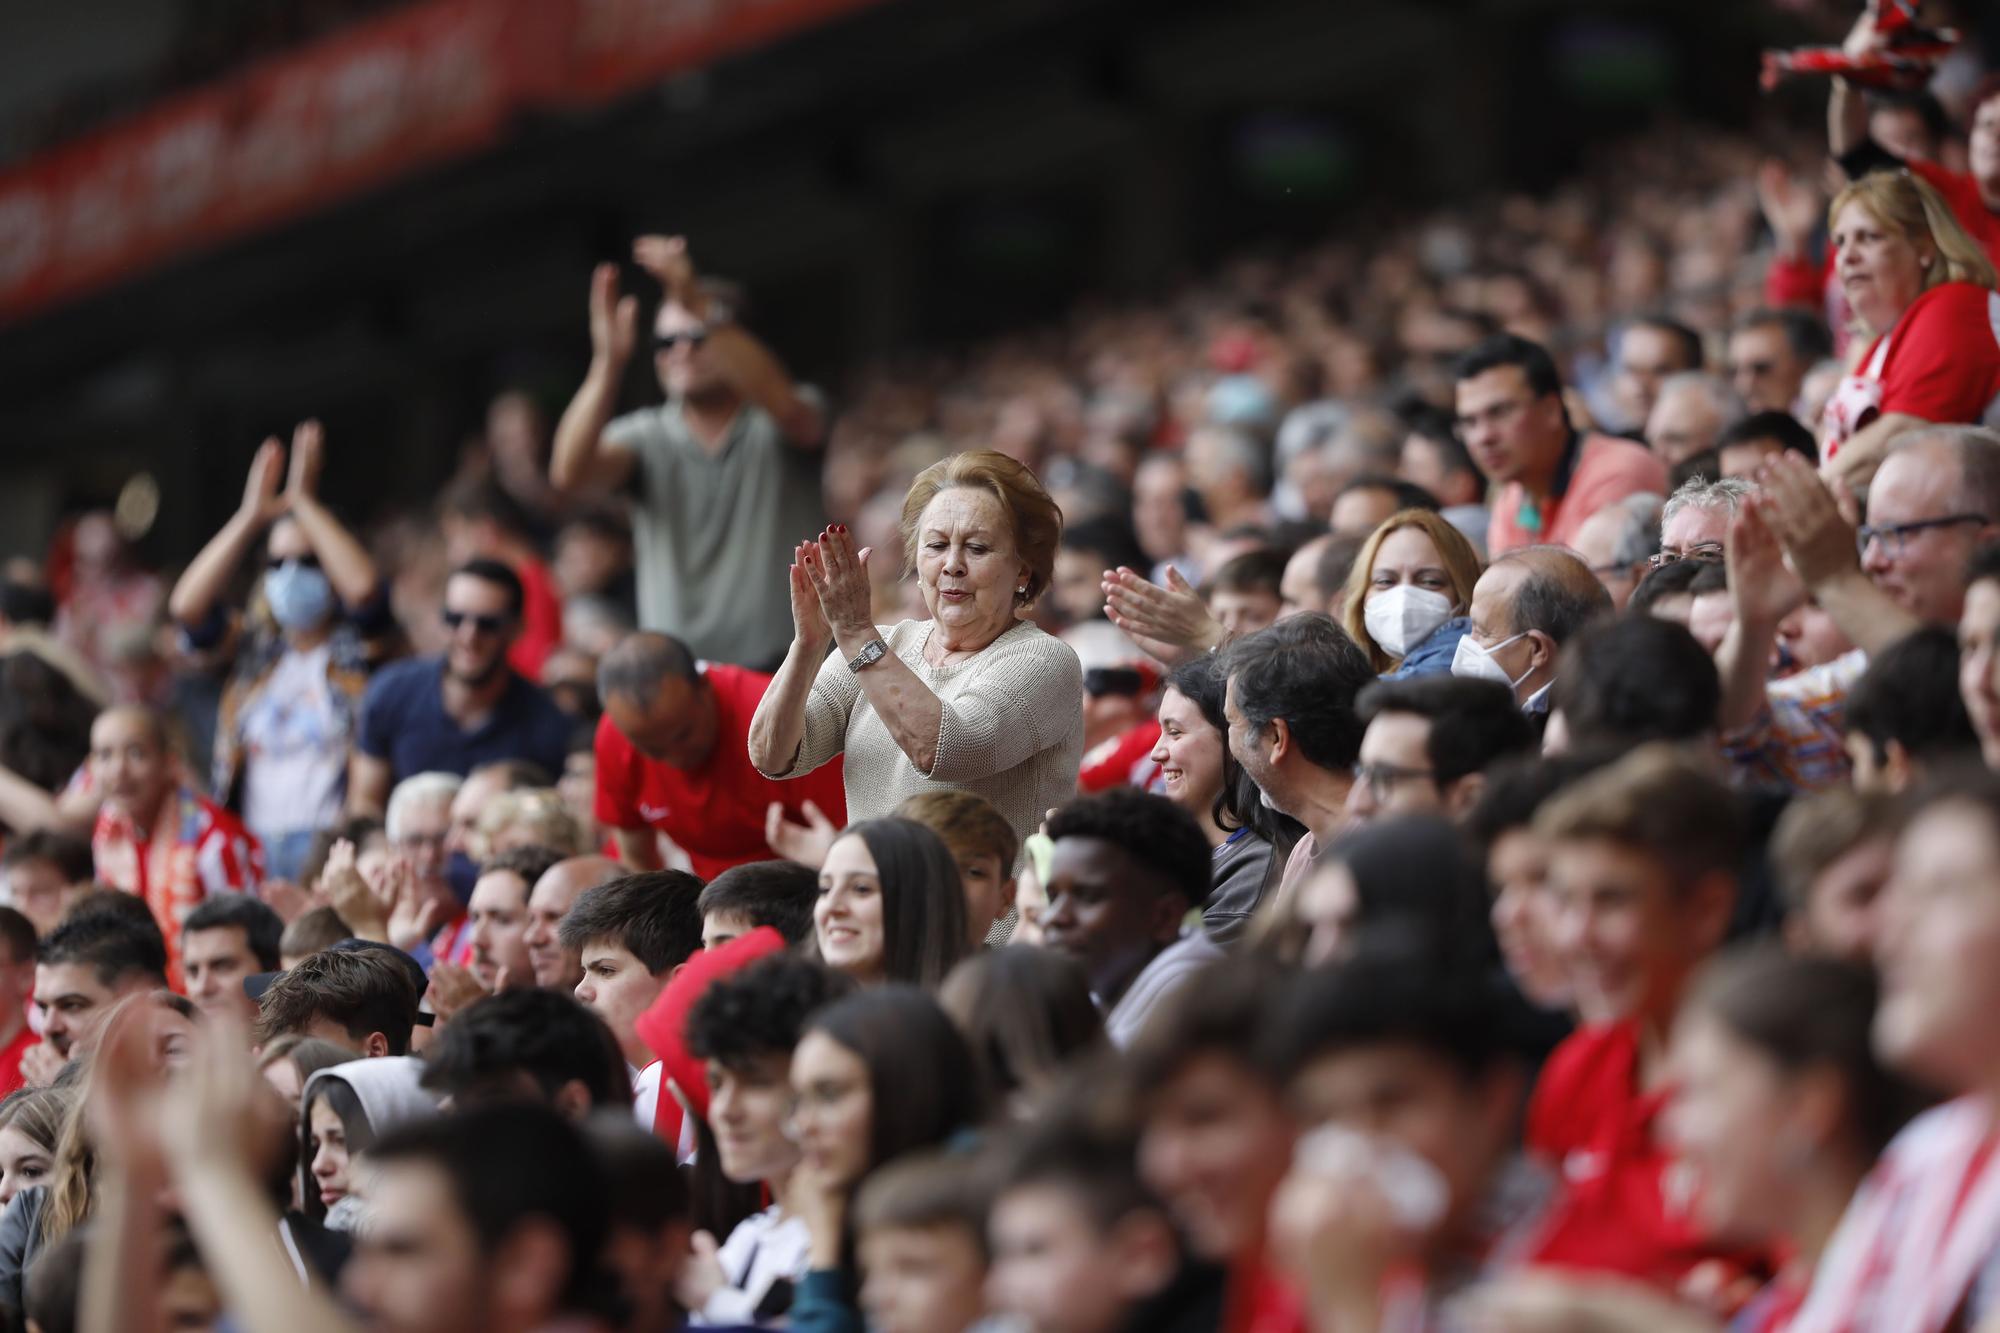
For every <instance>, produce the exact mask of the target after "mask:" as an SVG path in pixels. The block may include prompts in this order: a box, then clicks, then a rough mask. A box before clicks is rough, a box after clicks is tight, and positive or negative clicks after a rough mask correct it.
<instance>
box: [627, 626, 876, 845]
mask: <svg viewBox="0 0 2000 1333" xmlns="http://www.w3.org/2000/svg"><path fill="white" fill-rule="evenodd" d="M770 683H771V678H770V677H769V676H767V675H765V674H763V673H762V672H759V671H750V670H747V669H745V668H743V667H735V666H726V665H724V664H722V663H719V662H705V663H698V662H696V661H695V659H694V656H693V655H692V654H691V653H689V652H688V650H687V647H686V645H685V644H682V643H681V642H680V641H679V640H678V639H674V638H670V637H669V636H667V635H665V634H651V633H646V634H634V635H631V636H630V637H628V638H627V639H625V640H624V642H622V643H620V644H619V645H618V646H617V647H616V648H614V649H612V650H611V651H610V652H609V653H607V654H605V656H604V660H603V662H601V663H600V664H599V665H598V668H597V691H598V694H599V696H600V697H602V699H603V700H604V718H603V720H602V721H600V722H599V723H598V726H597V820H598V822H599V823H600V824H603V825H604V826H605V827H606V828H609V829H611V830H612V834H613V836H614V837H615V838H616V839H617V842H618V859H619V860H621V861H623V862H624V863H625V864H626V865H628V866H631V867H632V868H634V869H636V870H657V869H659V868H660V867H661V860H660V851H659V844H658V842H657V839H656V837H655V835H656V834H659V833H664V834H666V835H667V837H669V838H671V839H672V840H673V842H674V843H675V845H676V846H678V847H680V848H681V849H682V850H683V851H685V852H686V853H687V854H688V858H689V860H690V861H691V862H692V863H693V865H694V873H695V874H696V875H698V876H700V877H701V878H702V879H704V880H710V879H714V878H715V877H716V876H717V875H719V874H721V873H722V872H723V871H725V870H727V869H729V867H731V866H737V865H742V864H744V863H745V862H748V861H768V860H771V859H772V858H773V857H775V856H776V855H777V853H775V852H773V851H772V850H771V847H770V845H769V843H767V842H766V841H765V833H764V818H765V812H766V810H767V809H768V808H769V807H770V805H771V803H772V802H777V803H778V804H780V805H782V806H783V807H784V808H785V811H786V813H787V814H789V815H790V816H791V817H792V818H794V819H796V820H799V821H801V822H804V820H805V816H804V814H803V813H802V812H803V810H804V807H805V806H806V804H807V803H808V802H810V803H811V804H813V805H816V806H818V807H819V808H820V809H821V810H822V811H824V812H825V813H826V817H827V818H828V819H830V820H832V821H833V824H834V826H835V827H836V828H838V827H839V826H841V825H842V824H845V823H846V822H847V796H846V791H845V789H844V787H843V786H842V783H841V768H840V764H839V763H838V762H835V763H830V764H827V765H825V766H824V767H822V768H820V769H818V770H817V771H815V772H813V773H811V774H809V775H808V776H806V777H804V778H801V779H799V780H798V781H796V782H774V781H773V780H771V779H770V778H767V777H765V776H764V775H763V774H761V773H759V772H758V771H757V770H756V769H755V768H753V767H751V764H750V718H751V716H752V714H754V713H755V712H756V711H757V702H758V700H760V699H762V698H763V697H764V690H765V687H766V686H768V685H769V684H770Z"/></svg>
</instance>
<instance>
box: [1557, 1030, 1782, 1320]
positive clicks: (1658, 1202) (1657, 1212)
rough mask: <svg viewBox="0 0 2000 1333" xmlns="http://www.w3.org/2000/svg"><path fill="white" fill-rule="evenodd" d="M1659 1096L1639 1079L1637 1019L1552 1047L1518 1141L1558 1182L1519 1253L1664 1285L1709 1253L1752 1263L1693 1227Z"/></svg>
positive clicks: (1662, 1099) (1663, 1099)
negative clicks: (1543, 1217)
mask: <svg viewBox="0 0 2000 1333" xmlns="http://www.w3.org/2000/svg"><path fill="white" fill-rule="evenodd" d="M1666 1101H1667V1096H1666V1093H1665V1092H1663V1091H1658V1090H1655V1091H1652V1092H1642V1091H1641V1090H1640V1088H1639V1037H1638V1027H1637V1025H1636V1024H1633V1023H1609V1024H1600V1025H1598V1026H1595V1027H1587V1028H1580V1029H1578V1030H1577V1031H1576V1032H1574V1033H1572V1034H1571V1035H1570V1036H1569V1037H1568V1038H1567V1039H1565V1040H1564V1041H1563V1043H1562V1045H1560V1046H1558V1047H1556V1049H1555V1052H1554V1053H1553V1054H1552V1055H1550V1056H1549V1061H1548V1063H1547V1064H1546V1065H1545V1066H1543V1068H1542V1076H1541V1078H1540V1079H1539V1080H1538V1081H1537V1082H1536V1084H1535V1094H1534V1097H1533V1099H1532V1100H1531V1101H1530V1102H1529V1104H1528V1127H1527V1146H1528V1150H1529V1151H1530V1152H1532V1153H1534V1154H1535V1155H1536V1156H1538V1157H1540V1158H1541V1159H1542V1160H1543V1161H1544V1162H1545V1163H1547V1164H1548V1165H1549V1166H1550V1167H1551V1168H1552V1169H1554V1170H1555V1171H1556V1172H1557V1173H1558V1174H1559V1176H1560V1178H1561V1186H1560V1188H1559V1191H1558V1193H1557V1195H1556V1197H1555V1199H1554V1201H1553V1203H1552V1205H1551V1207H1550V1209H1549V1216H1548V1219H1547V1221H1546V1223H1545V1224H1544V1226H1543V1229H1542V1232H1541V1235H1540V1236H1539V1237H1538V1238H1537V1239H1536V1241H1535V1242H1534V1244H1533V1245H1532V1246H1531V1247H1530V1248H1529V1251H1528V1254H1527V1262H1529V1263H1530V1264H1543V1265H1548V1266H1550V1267H1556V1268H1573V1269H1583V1270H1587V1271H1592V1272H1600V1273H1619V1274H1623V1275H1625V1276H1627V1277H1634V1278H1639V1279H1641V1280H1644V1281H1649V1282H1655V1283H1659V1284H1661V1285H1663V1286H1668V1287H1671V1286H1672V1285H1674V1284H1675V1283H1677V1282H1678V1281H1679V1280H1680V1279H1681V1278H1682V1277H1683V1276H1685V1275H1686V1274H1687V1272H1688V1270H1690V1269H1692V1268H1693V1267H1694V1266H1695V1265H1697V1264H1700V1263H1705V1262H1708V1261H1710V1260H1716V1259H1719V1260H1723V1261H1725V1262H1729V1263H1733V1264H1739V1265H1742V1266H1744V1267H1745V1268H1746V1269H1748V1268H1752V1267H1754V1265H1753V1264H1751V1263H1749V1262H1747V1260H1748V1256H1744V1255H1742V1254H1739V1253H1734V1252H1730V1251H1726V1250H1724V1249H1723V1248H1722V1247H1721V1246H1719V1245H1716V1244H1714V1243H1712V1242H1711V1241H1709V1240H1708V1239H1707V1238H1706V1237H1705V1236H1703V1235H1702V1233H1701V1232H1700V1231H1699V1230H1698V1229H1697V1228H1696V1226H1695V1222H1694V1218H1693V1216H1692V1214H1691V1211H1690V1205H1691V1203H1692V1202H1693V1200H1692V1197H1691V1196H1692V1190H1691V1188H1690V1182H1689V1181H1688V1179H1687V1178H1686V1177H1685V1176H1684V1175H1683V1173H1682V1172H1681V1171H1680V1170H1678V1169H1677V1168H1676V1166H1675V1163H1674V1161H1673V1159H1672V1157H1671V1155H1670V1154H1669V1153H1668V1151H1667V1149H1666V1148H1665V1147H1664V1146H1663V1145H1662V1144H1661V1142H1660V1140H1659V1138H1658V1135H1657V1133H1656V1128H1657V1126H1656V1121H1657V1118H1658V1116H1659V1114H1660V1112H1661V1110H1663V1109H1664V1107H1665V1105H1666Z"/></svg>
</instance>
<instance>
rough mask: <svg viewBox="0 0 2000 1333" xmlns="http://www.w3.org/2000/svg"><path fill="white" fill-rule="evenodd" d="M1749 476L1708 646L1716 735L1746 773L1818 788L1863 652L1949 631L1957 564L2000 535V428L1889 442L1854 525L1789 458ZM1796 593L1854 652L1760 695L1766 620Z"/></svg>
mask: <svg viewBox="0 0 2000 1333" xmlns="http://www.w3.org/2000/svg"><path fill="white" fill-rule="evenodd" d="M1759 476H1760V478H1761V479H1762V481H1763V489H1762V490H1761V491H1760V492H1759V493H1758V494H1757V496H1756V498H1755V499H1754V500H1753V501H1752V502H1751V503H1750V504H1749V505H1748V506H1747V507H1746V511H1745V514H1744V518H1743V520H1742V521H1741V522H1740V524H1739V525H1738V528H1739V530H1738V531H1737V532H1736V533H1734V534H1733V535H1732V538H1731V541H1730V552H1729V564H1730V570H1729V589H1730V595H1731V597H1732V598H1734V600H1735V602H1736V624H1735V626H1734V627H1733V628H1732V629H1731V631H1730V633H1729V635H1728V637H1726V638H1725V639H1724V640H1723V642H1722V646H1721V648H1720V649H1718V650H1717V652H1716V665H1717V667H1718V668H1720V670H1721V672H1722V683H1723V707H1722V724H1723V732H1724V739H1725V743H1726V745H1727V746H1728V748H1729V750H1730V753H1731V755H1732V757H1733V758H1735V759H1736V760H1737V762H1738V763H1739V765H1740V766H1744V767H1746V768H1748V769H1749V770H1750V771H1752V772H1753V773H1754V774H1755V776H1757V777H1760V778H1763V779H1765V780H1773V779H1775V780H1777V781H1779V782H1783V783H1786V784H1787V785H1790V786H1792V787H1795V788H1799V789H1804V790H1816V789H1820V788H1824V787H1828V786H1833V785H1837V784H1838V783H1840V782H1843V781H1845V780H1846V779H1847V777H1848V772H1849V767H1848V762H1847V756H1846V754H1845V752H1844V750H1843V749H1842V731H1843V723H1844V717H1845V713H1846V706H1847V695H1848V692H1849V691H1850V690H1851V689H1852V688H1853V687H1854V684H1855V682H1857V681H1858V680H1859V679H1860V678H1861V675H1862V673H1863V672H1864V671H1865V670H1867V667H1868V660H1869V657H1870V656H1871V655H1872V654H1875V653H1879V652H1881V651H1882V650H1883V649H1885V648H1887V647H1888V646H1889V645H1890V644H1892V643H1895V642H1896V641H1897V640H1899V639H1901V638H1903V637H1905V636H1907V635H1908V634H1910V633H1911V632H1913V631H1915V630H1917V629H1919V628H1921V627H1922V626H1924V625H1956V624H1957V622H1958V618H1959V614H1960V612H1961V611H1962V610H1963V608H1964V604H1965V569H1966V565H1967V563H1968V562H1969V561H1970V559H1971V557H1972V554H1973V552H1975V551H1977V550H1978V549H1979V548H1980V547H1981V546H1983V545H1985V544H1987V543H1989V542H1991V541H1993V540H1994V539H1995V538H1996V536H2000V434H1996V433H1995V432H1993V431H1990V430H1983V429H1981V428H1979V427H1976V426H1933V427H1927V428H1925V429H1921V430H1913V431H1910V432H1908V433H1906V434H1903V435H1899V436H1897V437H1896V438H1895V440H1894V441H1893V442H1891V444H1890V446H1889V453H1888V457H1887V458H1885V459H1884V460H1883V462H1882V466H1881V468H1880V470H1878V471H1877V472H1876V474H1875V479H1874V482H1873V484H1871V485H1870V486H1869V488H1868V511H1867V522H1866V523H1864V524H1862V525H1861V526H1860V528H1859V529H1857V528H1856V527H1855V526H1854V525H1853V524H1852V523H1851V522H1850V521H1849V519H1848V518H1847V517H1846V515H1845V514H1844V513H1843V512H1842V507H1841V504H1840V502H1839V501H1838V500H1836V498H1835V496H1834V495H1833V493H1832V492H1831V491H1829V490H1828V488H1827V486H1826V485H1825V483H1824V482H1822V481H1821V480H1820V477H1819V475H1818V473H1817V472H1815V471H1814V469H1813V468H1812V466H1811V464H1809V463H1807V462H1806V461H1805V460H1804V459H1802V458H1799V457H1798V456H1797V455H1794V454H1782V455H1779V456H1778V457H1777V458H1775V459H1773V460H1772V461H1771V462H1770V463H1768V464H1766V465H1765V467H1764V469H1763V470H1762V472H1760V473H1759ZM1781 557H1782V558H1781ZM1787 565H1789V566H1790V569H1788V568H1787ZM1793 570H1796V571H1797V573H1796V576H1794V575H1793V573H1792V572H1791V571H1793ZM1807 596H1810V597H1811V598H1812V599H1813V601H1814V602H1816V603H1817V604H1818V605H1819V606H1820V607H1822V608H1824V610H1825V611H1826V613H1827V615H1828V616H1829V617H1831V618H1832V620H1833V622H1834V624H1835V625H1837V626H1838V627H1839V628H1840V630H1841V631H1842V632H1843V633H1844V634H1846V635H1847V637H1848V639H1849V640H1850V641H1852V642H1853V643H1854V644H1855V648H1854V649H1853V651H1851V652H1849V653H1847V654H1845V655H1843V656H1841V657H1838V658H1835V659H1834V660H1833V661H1831V662H1829V663H1827V664H1826V665H1824V666H1820V667H1815V668H1813V669H1811V670H1809V671H1804V672H1801V673H1799V674H1798V675H1796V676H1793V677H1790V678H1788V679H1786V680H1782V681H1779V682H1777V683H1775V684H1769V685H1768V687H1767V683H1766V678H1765V676H1766V673H1765V664H1766V663H1767V662H1768V660H1769V658H1770V653H1771V647H1772V644H1773V642H1774V641H1775V638H1776V634H1777V625H1778V622H1779V621H1780V620H1782V619H1783V618H1784V617H1785V615H1787V614H1788V613H1789V612H1790V611H1791V610H1792V609H1793V608H1794V607H1796V606H1798V605H1799V604H1800V603H1801V602H1802V601H1803V600H1804V599H1805V598H1806V597H1807Z"/></svg>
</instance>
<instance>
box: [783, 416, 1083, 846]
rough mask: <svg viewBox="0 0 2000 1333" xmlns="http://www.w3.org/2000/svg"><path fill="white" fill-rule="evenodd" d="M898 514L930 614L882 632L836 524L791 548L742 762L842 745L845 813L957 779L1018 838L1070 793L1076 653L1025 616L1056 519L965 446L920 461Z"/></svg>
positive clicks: (805, 756)
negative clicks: (780, 650) (777, 654)
mask: <svg viewBox="0 0 2000 1333" xmlns="http://www.w3.org/2000/svg"><path fill="white" fill-rule="evenodd" d="M901 526H902V537H903V545H904V549H905V554H906V563H907V565H908V567H909V568H911V569H913V570H914V571H915V572H916V576H917V585H918V587H919V589H920V590H921V591H922V593H923V598H924V605H925V606H926V607H928V608H929V610H930V615H931V618H930V619H929V620H905V621H903V622H901V623H900V624H898V625H896V626H894V627H893V628H891V629H889V630H888V631H887V632H886V633H885V632H884V631H883V630H881V629H880V628H878V627H877V626H876V625H875V623H874V621H873V618H872V617H871V616H870V614H869V596H870V594H869V584H868V574H867V570H866V568H865V561H866V560H867V558H868V557H869V555H870V552H869V551H868V550H866V549H863V550H861V551H856V550H855V548H854V542H853V539H852V537H851V536H850V535H849V534H848V531H847V529H846V528H845V527H844V526H839V525H836V526H834V527H832V528H829V529H827V531H825V532H823V533H821V534H820V536H819V538H818V539H817V540H816V541H809V542H803V543H801V544H800V545H799V547H798V549H797V550H796V551H795V552H794V559H793V564H792V568H791V580H792V619H793V622H794V633H793V638H792V646H791V650H790V651H789V652H788V653H786V655H785V662H784V665H783V666H781V667H780V668H779V669H778V674H777V677H776V679H774V680H773V681H772V682H771V687H770V689H769V690H768V691H766V693H765V695H764V700H763V702H762V703H761V704H759V705H758V708H757V714H756V717H755V719H754V720H753V721H752V723H751V726H750V759H751V762H753V763H754V764H755V765H756V766H757V768H758V770H759V771H760V772H763V773H765V774H767V775H769V776H771V777H776V778H791V777H798V776H800V775H801V774H804V773H809V772H811V771H812V770H813V769H815V768H817V767H819V766H820V765H821V764H823V763H825V762H826V761H827V760H829V759H831V758H833V757H834V756H835V755H840V754H844V755H845V756H846V758H845V768H844V771H845V775H846V783H847V812H848V816H849V818H851V819H855V820H862V819H873V818H876V817H878V816H882V815H886V814H888V813H889V812H890V811H892V810H894V809H895V807H896V806H897V805H898V804H899V803H900V802H901V801H903V800H904V799H905V798H907V797H910V796H914V795H916V794H917V793H918V792H921V791H924V790H926V789H928V788H930V787H933V786H947V787H960V788H964V789H966V790H969V791H974V792H977V793H979V794H980V795H981V796H984V797H985V798H986V799H987V800H989V801H991V802H993V804H994V805H995V806H996V807H997V808H998V809H999V811H1000V813H1001V814H1002V815H1003V816H1005V817H1006V820H1007V822H1008V823H1009V824H1010V825H1012V826H1013V828H1014V830H1015V832H1016V834H1017V835H1019V836H1020V837H1022V838H1026V837H1027V836H1028V835H1029V834H1031V833H1033V832H1034V831H1035V829H1036V827H1037V826H1038V825H1039V824H1040V822H1041V819H1042V817H1043V815H1044V813H1045V812H1047V811H1048V810H1049V809H1050V808H1052V807H1054V806H1057V805H1060V804H1062V803H1063V802H1064V801H1066V800H1068V799H1069V798H1070V797H1071V796H1073V795H1075V793H1076V774H1077V767H1078V765H1079V764H1080V763H1081V761H1082V757H1083V671H1082V668H1081V666H1080V665H1079V664H1078V662H1077V658H1076V654H1075V653H1074V652H1072V651H1071V650H1070V649H1069V647H1068V646H1067V645H1066V644H1064V643H1062V642H1061V641H1060V640H1058V639H1055V638H1052V637H1051V636H1049V635H1047V634H1045V633H1043V632H1042V631H1041V630H1040V629H1038V628H1037V627H1036V626H1035V625H1033V624H1032V623H1030V622H1029V621H1027V620H1025V619H1023V618H1022V615H1023V612H1024V611H1025V610H1026V609H1027V607H1029V606H1030V605H1032V604H1033V603H1034V601H1035V599H1036V598H1037V597H1039V596H1040V595H1041V594H1042V592H1043V591H1044V590H1045V589H1046V588H1047V587H1048V585H1049V580H1050V577H1051V574H1052V572H1053V570H1054V566H1055V551H1056V544H1057V541H1058V540H1059V538H1060V536H1061V533H1062V515H1061V513H1060V511H1058V510H1057V508H1056V506H1055V502H1054V501H1053V500H1051V499H1050V498H1049V496H1048V492H1046V491H1045V490H1043V489H1042V485H1041V483H1040V482H1039V481H1037V480H1036V479H1035V475H1034V473H1032V472H1030V471H1029V470H1028V469H1027V468H1025V467H1023V466H1022V465H1021V464H1020V463H1017V462H1015V461H1014V460H1013V459H1011V458H1008V457H1007V456H1006V455H1004V454H999V453H995V452H993V451H991V450H977V451H974V452H970V453H962V454H955V455H953V456H952V457H950V458H947V459H945V460H944V461H942V462H940V463H936V464H934V465H932V466H931V467H928V468H926V469H924V471H923V472H922V473H920V474H919V475H918V476H917V479H916V481H915V483H914V484H912V485H911V487H910V492H909V494H908V496H906V497H905V498H904V501H903V517H902V525H901ZM829 641H831V643H832V645H833V647H834V649H835V651H834V652H833V653H832V654H831V655H829V654H828V652H827V647H828V643H829Z"/></svg>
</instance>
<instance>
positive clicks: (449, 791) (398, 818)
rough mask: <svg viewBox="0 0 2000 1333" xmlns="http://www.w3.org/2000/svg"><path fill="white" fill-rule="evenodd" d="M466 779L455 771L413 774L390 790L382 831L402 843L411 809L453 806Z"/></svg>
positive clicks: (391, 838)
mask: <svg viewBox="0 0 2000 1333" xmlns="http://www.w3.org/2000/svg"><path fill="white" fill-rule="evenodd" d="M464 784H465V779H464V778H461V777H460V776H458V774H456V773H412V774H411V775H410V776H409V777H407V778H404V779H403V780H402V781H401V782H399V783H397V784H396V789H395V790H394V791H392V792H390V793H389V809H388V812H387V813H386V814H384V815H383V817H382V831H383V832H384V833H387V834H388V835H389V841H390V842H399V841H401V840H402V836H403V826H404V825H405V824H406V823H408V822H409V818H410V811H412V810H414V809H415V808H417V807H418V806H420V805H433V804H437V805H450V804H451V803H452V801H453V800H454V799H456V798H457V796H458V789H459V788H460V787H461V786H463V785H464Z"/></svg>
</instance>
